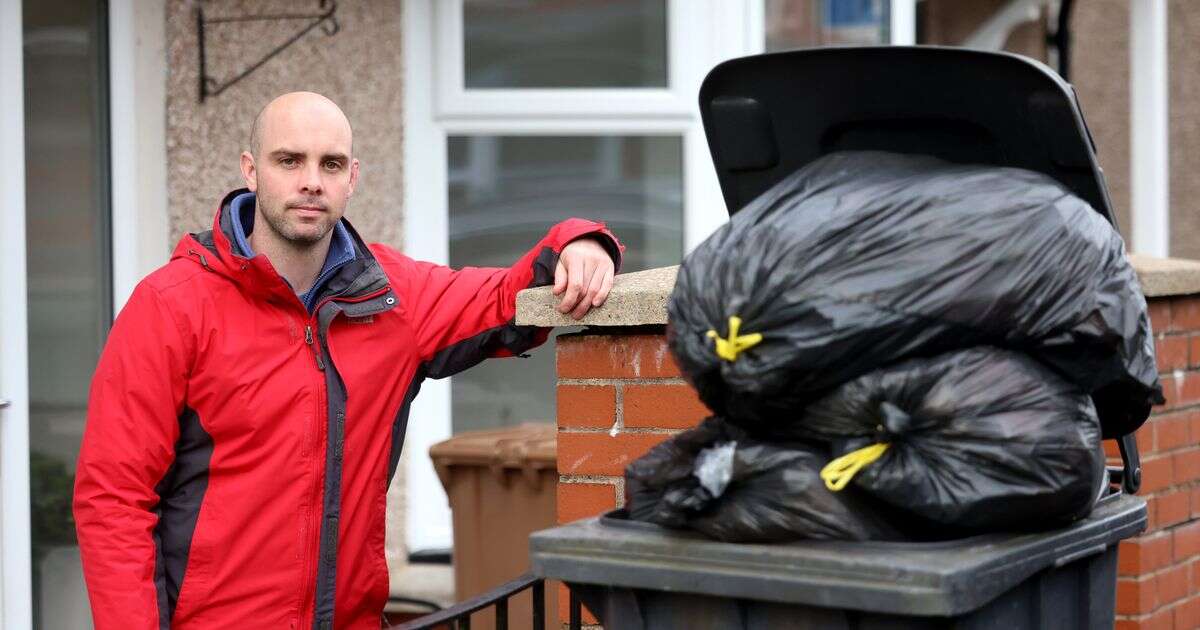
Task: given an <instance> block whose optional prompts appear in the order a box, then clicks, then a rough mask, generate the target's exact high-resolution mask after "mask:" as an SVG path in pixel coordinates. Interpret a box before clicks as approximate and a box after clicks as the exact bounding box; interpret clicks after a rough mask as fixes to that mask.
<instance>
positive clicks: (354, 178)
mask: <svg viewBox="0 0 1200 630" xmlns="http://www.w3.org/2000/svg"><path fill="white" fill-rule="evenodd" d="M357 185H358V158H355V159H352V160H350V187H349V188H348V189H347V190H346V196H347V197H353V196H354V187H355V186H357Z"/></svg>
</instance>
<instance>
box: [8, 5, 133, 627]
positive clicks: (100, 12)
mask: <svg viewBox="0 0 1200 630" xmlns="http://www.w3.org/2000/svg"><path fill="white" fill-rule="evenodd" d="M105 5H106V3H97V2H92V1H91V0H39V2H26V3H24V6H22V3H20V2H8V1H5V2H0V92H2V94H0V153H2V157H3V162H2V163H3V164H4V168H0V204H2V205H0V398H3V399H4V400H6V401H8V403H7V405H6V406H5V407H4V408H3V409H0V558H2V560H0V563H2V564H0V566H2V568H3V575H2V576H0V577H2V579H3V581H2V582H0V588H3V611H2V614H3V617H2V619H0V620H2V622H3V623H2V624H0V626H2V627H4V628H31V629H34V630H39V629H46V630H50V629H56V628H90V627H91V614H90V609H89V607H88V599H87V591H86V589H85V587H84V581H83V571H82V565H81V562H80V557H79V547H78V545H77V543H76V537H75V523H74V520H73V518H72V514H71V512H72V509H71V503H72V495H73V490H74V471H75V463H76V459H77V458H78V454H79V444H80V440H81V438H82V435H83V426H84V420H85V417H86V408H87V397H88V388H89V384H90V381H91V376H92V372H93V370H94V368H95V365H96V360H97V359H98V357H99V354H100V350H101V348H102V347H103V344H104V339H105V337H106V335H107V332H108V329H109V327H110V325H111V322H112V316H113V310H114V306H113V298H114V292H113V284H114V283H113V275H112V270H113V259H114V254H113V248H112V243H113V238H112V232H113V227H112V223H113V222H112V211H111V206H112V192H111V191H112V186H113V178H112V170H111V160H110V157H111V148H112V143H111V141H110V137H109V133H110V132H109V130H110V124H111V118H110V115H109V86H110V79H109V69H110V65H109V58H110V55H109V52H110V51H109V45H108V35H109V30H108V23H109V19H108V18H109V16H108V13H107V11H106V9H107V7H106V6H105ZM123 255H124V254H122V256H123ZM118 258H120V256H118Z"/></svg>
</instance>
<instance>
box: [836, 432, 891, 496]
mask: <svg viewBox="0 0 1200 630" xmlns="http://www.w3.org/2000/svg"><path fill="white" fill-rule="evenodd" d="M888 446H890V444H883V443H880V444H872V445H870V446H864V447H862V448H860V449H858V450H857V451H851V452H849V453H846V454H845V455H842V456H841V457H839V458H837V459H835V460H833V461H831V462H829V463H828V464H826V465H825V467H824V468H822V469H821V479H822V480H824V481H825V487H826V488H829V489H830V490H832V491H833V492H838V491H840V490H841V489H842V488H845V487H846V484H848V483H850V480H851V479H853V478H854V475H856V474H858V471H859V470H862V468H863V466H866V465H867V464H870V463H871V462H873V461H875V460H877V459H879V458H880V457H883V454H884V453H885V452H887V450H888Z"/></svg>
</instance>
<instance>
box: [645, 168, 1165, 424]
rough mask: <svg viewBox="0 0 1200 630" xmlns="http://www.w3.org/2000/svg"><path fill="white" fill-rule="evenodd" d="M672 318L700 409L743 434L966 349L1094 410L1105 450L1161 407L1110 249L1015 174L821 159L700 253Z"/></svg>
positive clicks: (1078, 204) (1133, 309) (1141, 312)
mask: <svg viewBox="0 0 1200 630" xmlns="http://www.w3.org/2000/svg"><path fill="white" fill-rule="evenodd" d="M668 312H669V321H670V326H669V328H668V338H669V342H670V345H671V349H672V352H673V353H674V355H675V357H676V358H677V359H678V362H679V364H680V367H681V368H682V369H683V371H684V372H685V374H686V375H687V377H688V378H689V380H690V381H691V382H692V384H693V385H695V386H696V389H697V390H698V391H699V393H700V395H701V398H702V399H703V400H704V402H705V403H706V404H707V405H708V406H709V408H710V409H712V410H713V412H714V413H716V414H717V415H721V416H724V417H726V418H729V419H730V420H731V421H733V422H737V423H739V424H741V425H743V426H745V427H747V428H750V429H752V430H753V431H755V432H756V433H760V432H761V433H764V434H769V433H770V431H771V428H772V423H775V422H778V421H780V419H781V418H787V417H790V416H792V415H793V414H794V412H795V411H796V410H797V409H799V408H800V407H802V406H803V405H805V404H807V403H809V402H811V401H812V400H815V399H816V398H817V397H819V396H821V395H823V394H824V393H826V392H827V391H828V390H829V389H830V388H832V387H834V386H836V385H839V384H841V383H844V382H846V381H848V380H850V379H853V378H855V377H858V376H861V375H863V374H866V373H868V372H870V371H872V370H874V369H876V368H878V367H880V366H885V365H889V364H892V363H895V362H897V361H901V360H904V359H908V358H913V357H919V356H926V357H928V356H933V355H936V354H941V353H943V352H947V351H950V350H957V349H962V348H969V347H973V346H976V345H992V346H1000V347H1005V348H1011V349H1015V350H1020V351H1023V352H1025V353H1027V354H1029V355H1031V356H1034V357H1035V358H1037V359H1039V360H1040V361H1042V362H1043V363H1045V364H1046V365H1049V366H1051V367H1053V368H1054V369H1055V370H1056V371H1057V372H1058V373H1059V374H1060V375H1062V376H1064V377H1065V378H1067V379H1068V380H1070V381H1071V382H1072V383H1074V384H1075V385H1076V386H1078V387H1080V388H1081V389H1082V390H1083V391H1085V392H1087V393H1089V394H1091V395H1092V396H1093V398H1094V400H1095V402H1096V407H1097V409H1098V410H1099V413H1100V420H1101V423H1102V427H1103V429H1104V433H1105V436H1106V437H1117V436H1120V435H1124V434H1126V433H1129V432H1131V431H1133V430H1134V429H1135V428H1137V427H1138V426H1139V425H1141V423H1142V422H1144V421H1145V419H1146V417H1147V415H1148V414H1149V410H1150V406H1151V404H1152V403H1158V402H1161V401H1162V391H1161V386H1160V385H1159V382H1158V377H1157V369H1156V366H1155V362H1154V348H1153V339H1152V335H1151V333H1150V322H1149V318H1148V317H1147V314H1146V302H1145V299H1144V298H1143V296H1142V293H1141V289H1140V286H1139V285H1138V281H1137V277H1136V275H1135V274H1134V270H1133V268H1132V267H1131V266H1130V264H1129V262H1128V260H1127V259H1126V257H1125V251H1124V244H1123V242H1122V240H1121V237H1120V235H1119V234H1118V233H1117V232H1116V231H1115V230H1114V229H1113V228H1112V227H1111V226H1110V225H1109V224H1108V222H1107V221H1106V220H1105V219H1104V218H1103V217H1102V216H1101V215H1100V214H1099V213H1097V212H1096V211H1094V210H1093V209H1092V208H1091V207H1090V206H1089V205H1088V204H1087V203H1085V202H1084V201H1083V200H1081V199H1079V198H1078V197H1076V196H1074V195H1072V194H1070V193H1069V192H1067V191H1066V190H1065V189H1064V188H1063V187H1062V186H1061V185H1059V184H1058V183H1057V182H1056V181H1054V180H1053V179H1051V178H1049V177H1047V176H1045V175H1042V174H1039V173H1035V172H1032V171H1026V170H1021V169H1014V168H1004V167H996V166H971V165H960V164H951V163H948V162H944V161H942V160H939V159H936V158H932V157H927V156H915V155H900V154H894V153H884V152H845V153H833V154H830V155H827V156H825V157H823V158H821V159H819V160H817V161H815V162H812V163H810V164H809V165H807V166H805V167H804V168H802V169H800V170H798V171H797V172H796V173H794V174H792V175H791V176H789V177H787V178H785V179H784V180H783V181H781V182H780V183H779V184H778V185H776V186H775V187H773V188H771V189H770V190H768V191H767V192H766V193H764V194H762V195H761V196H760V197H758V198H757V199H755V200H754V201H753V202H751V203H750V204H748V205H747V206H746V207H745V208H743V209H742V210H740V211H739V212H737V213H736V214H734V215H733V217H732V218H731V220H730V222H729V223H727V224H726V225H724V226H722V227H721V228H720V229H718V230H717V231H716V232H715V233H714V234H713V235H712V236H711V237H710V238H708V239H707V240H706V241H705V242H704V243H702V244H701V245H700V246H699V247H698V248H696V250H694V251H693V252H692V253H691V254H690V255H689V256H688V257H687V258H686V259H685V260H684V262H683V265H682V266H681V267H680V270H679V278H678V281H677V283H676V285H675V290H674V292H673V293H672V295H671V299H670V302H669V304H668ZM734 329H737V330H734Z"/></svg>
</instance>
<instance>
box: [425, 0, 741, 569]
mask: <svg viewBox="0 0 1200 630" xmlns="http://www.w3.org/2000/svg"><path fill="white" fill-rule="evenodd" d="M667 9H668V13H667V37H668V45H667V56H668V62H667V67H668V71H667V75H668V80H667V87H665V88H634V89H561V90H552V89H530V90H501V89H488V90H467V89H464V87H463V85H464V83H463V44H462V39H463V38H462V34H463V29H462V0H441V1H438V0H408V2H406V4H405V10H404V34H403V35H404V36H403V41H404V60H405V77H404V86H405V127H404V135H405V139H404V165H405V186H404V191H405V193H404V207H405V219H404V221H405V226H404V235H405V236H404V246H405V251H406V253H407V254H408V255H410V256H412V257H414V258H417V259H421V260H428V261H431V262H435V263H440V264H447V263H448V261H449V209H448V208H449V199H448V187H447V168H448V166H447V138H448V137H450V136H454V135H467V134H472V135H521V134H527V135H539V136H540V135H619V134H652V135H672V136H677V137H679V138H680V139H681V142H682V149H683V165H682V166H683V199H684V202H683V229H684V248H685V250H686V251H690V250H691V249H692V248H694V247H695V246H696V245H698V244H699V243H700V242H701V241H703V240H704V238H706V237H707V236H708V235H709V234H711V233H712V231H713V230H714V229H716V228H717V227H719V226H720V225H721V224H722V223H724V222H725V221H726V220H727V219H728V214H727V211H726V208H725V205H724V201H723V199H722V196H721V191H720V187H719V185H718V183H717V178H716V173H715V171H714V169H713V167H712V161H711V157H710V155H709V151H708V144H707V141H706V140H705V137H704V131H703V128H702V126H701V122H700V113H699V106H698V93H699V92H698V91H699V87H700V82H701V81H702V80H703V78H704V75H705V74H706V73H707V72H708V70H709V69H710V68H712V67H713V66H715V65H716V64H717V63H719V62H720V61H723V60H725V59H729V58H732V57H738V56H742V55H747V54H753V53H756V52H761V51H762V47H763V32H764V31H763V28H762V0H737V1H732V0H667ZM450 413H451V403H450V379H443V380H440V381H435V380H429V381H426V382H425V384H424V385H423V386H422V389H421V395H420V396H418V397H417V398H416V400H415V401H414V402H413V404H412V408H411V416H410V418H411V419H410V421H409V427H408V433H407V437H406V440H405V441H406V444H405V446H404V449H405V451H406V453H407V455H406V462H407V463H406V467H405V474H406V492H405V496H406V503H407V505H406V509H405V514H406V518H405V521H406V522H405V541H406V543H407V546H408V549H409V551H414V550H422V549H434V548H446V547H450V546H451V544H452V536H451V526H450V512H449V506H448V504H447V499H446V495H445V492H444V490H443V489H442V486H441V483H440V482H439V481H438V478H437V475H436V474H435V472H434V470H433V465H432V462H431V461H430V459H429V456H428V452H429V447H430V446H432V445H433V444H435V443H437V442H439V441H441V440H444V439H446V438H449V437H450V435H451V432H452V429H451V427H452V424H451V418H450Z"/></svg>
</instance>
